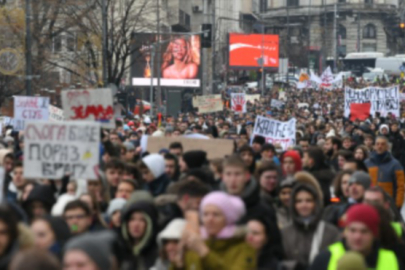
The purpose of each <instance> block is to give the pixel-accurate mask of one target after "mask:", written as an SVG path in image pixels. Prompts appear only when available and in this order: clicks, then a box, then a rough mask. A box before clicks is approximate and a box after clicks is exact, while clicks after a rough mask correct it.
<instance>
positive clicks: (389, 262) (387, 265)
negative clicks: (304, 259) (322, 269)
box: [328, 242, 399, 270]
mask: <svg viewBox="0 0 405 270" xmlns="http://www.w3.org/2000/svg"><path fill="white" fill-rule="evenodd" d="M329 251H330V253H331V257H330V260H329V265H328V270H336V269H337V264H338V261H339V259H340V258H341V257H342V256H343V255H345V253H346V250H345V247H344V246H343V243H342V242H337V243H335V244H333V245H330V246H329ZM388 269H389V270H399V266H398V260H397V256H396V255H395V253H394V252H392V251H390V250H386V249H382V248H380V249H379V250H378V262H377V268H375V269H372V268H369V270H388Z"/></svg>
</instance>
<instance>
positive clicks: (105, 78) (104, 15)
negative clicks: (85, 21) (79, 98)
mask: <svg viewBox="0 0 405 270" xmlns="http://www.w3.org/2000/svg"><path fill="white" fill-rule="evenodd" d="M106 1H107V0H101V9H102V21H103V22H102V32H103V84H104V87H105V86H107V84H108V74H107V73H108V71H107V52H108V36H107V35H108V32H107V28H108V24H107V23H108V22H107V19H108V14H107V3H106Z"/></svg>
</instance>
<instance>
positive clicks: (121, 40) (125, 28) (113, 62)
mask: <svg viewBox="0 0 405 270" xmlns="http://www.w3.org/2000/svg"><path fill="white" fill-rule="evenodd" d="M105 1H106V4H107V10H108V34H107V36H108V48H107V78H108V83H113V84H115V85H120V83H121V80H122V79H123V78H124V77H125V75H126V74H127V73H128V72H129V70H130V67H131V64H132V63H131V55H132V54H133V46H132V34H133V33H134V32H143V31H149V32H151V31H154V30H155V29H156V17H155V14H156V5H155V4H154V2H155V1H151V0H105ZM155 3H156V2H155ZM86 6H87V7H88V8H87V10H88V12H87V13H86V14H85V15H84V16H83V14H82V13H81V12H80V11H81V10H82V8H83V7H80V6H76V7H72V8H71V9H70V10H69V12H70V13H69V14H68V16H69V18H70V19H71V20H73V21H75V22H76V25H75V27H74V28H70V29H69V30H70V31H71V34H72V35H76V36H77V39H78V42H77V45H78V46H77V47H76V48H75V50H72V51H71V52H69V53H66V54H63V55H62V57H63V58H59V59H58V61H52V60H50V61H49V63H50V64H51V65H53V66H55V67H59V68H62V69H65V70H67V71H69V72H71V73H72V74H74V75H76V76H78V77H79V78H82V79H84V80H85V82H86V83H87V84H90V85H91V84H97V83H101V70H102V49H103V48H102V45H101V44H102V42H101V40H102V3H101V0H93V1H87V3H86ZM90 7H91V8H90ZM61 60H62V61H61Z"/></svg>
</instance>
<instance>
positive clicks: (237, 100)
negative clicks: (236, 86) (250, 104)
mask: <svg viewBox="0 0 405 270" xmlns="http://www.w3.org/2000/svg"><path fill="white" fill-rule="evenodd" d="M231 102H232V103H231V104H232V110H233V111H234V112H241V113H245V112H246V98H245V93H232V94H231Z"/></svg>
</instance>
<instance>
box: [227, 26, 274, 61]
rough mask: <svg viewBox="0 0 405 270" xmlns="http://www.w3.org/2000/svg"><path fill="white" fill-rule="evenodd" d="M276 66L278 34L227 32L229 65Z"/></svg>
mask: <svg viewBox="0 0 405 270" xmlns="http://www.w3.org/2000/svg"><path fill="white" fill-rule="evenodd" d="M262 58H263V60H264V64H263V66H264V68H278V65H279V38H278V35H266V34H238V33H231V34H229V67H231V68H232V67H233V68H261V67H262V63H261V61H262Z"/></svg>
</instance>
